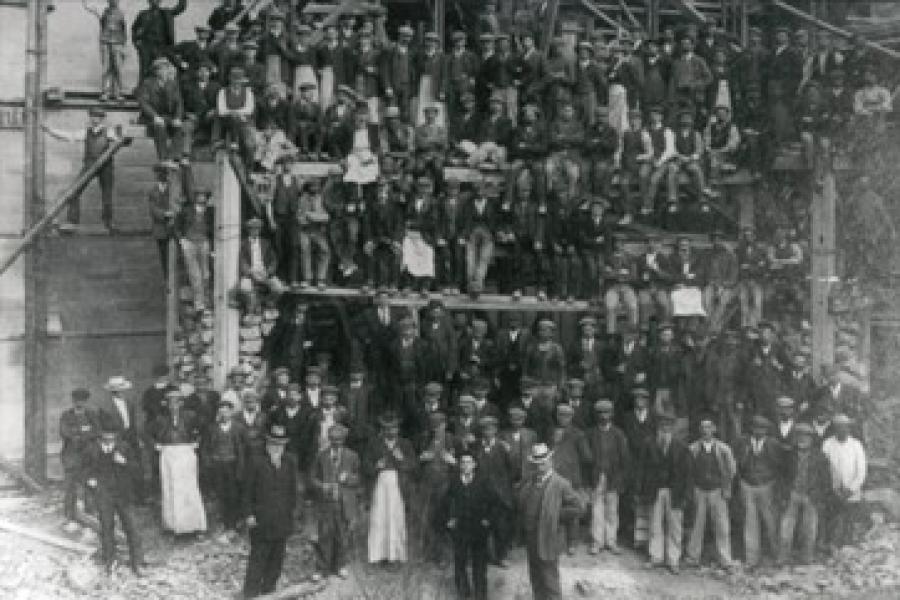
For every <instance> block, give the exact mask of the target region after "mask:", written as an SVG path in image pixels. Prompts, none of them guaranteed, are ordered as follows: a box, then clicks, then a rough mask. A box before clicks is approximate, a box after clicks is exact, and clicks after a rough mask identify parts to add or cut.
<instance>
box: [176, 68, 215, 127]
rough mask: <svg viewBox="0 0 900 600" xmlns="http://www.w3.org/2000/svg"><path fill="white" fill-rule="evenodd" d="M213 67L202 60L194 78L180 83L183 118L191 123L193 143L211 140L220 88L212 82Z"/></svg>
mask: <svg viewBox="0 0 900 600" xmlns="http://www.w3.org/2000/svg"><path fill="white" fill-rule="evenodd" d="M213 68H214V65H213V63H212V61H210V60H209V59H203V60H202V61H201V62H200V64H199V66H198V67H197V74H196V77H191V79H190V80H188V81H186V82H184V83H182V92H181V93H182V97H183V99H184V118H185V120H189V121H191V122H192V123H191V130H192V131H193V132H194V141H199V142H200V143H208V142H209V141H210V140H211V138H212V130H213V122H214V121H215V118H216V102H217V100H218V96H219V89H220V86H219V84H218V83H217V82H215V81H213V80H212V70H213Z"/></svg>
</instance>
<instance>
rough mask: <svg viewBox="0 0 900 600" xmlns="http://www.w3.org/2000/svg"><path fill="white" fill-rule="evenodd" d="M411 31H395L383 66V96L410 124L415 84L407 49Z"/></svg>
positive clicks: (413, 65)
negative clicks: (395, 39)
mask: <svg viewBox="0 0 900 600" xmlns="http://www.w3.org/2000/svg"><path fill="white" fill-rule="evenodd" d="M412 37H413V30H412V27H410V26H409V25H406V24H404V25H401V26H400V28H399V29H398V30H397V43H396V44H395V45H394V47H393V48H391V49H390V50H388V51H386V52H385V53H384V56H383V60H384V64H383V69H384V87H385V90H384V94H385V96H387V98H388V99H390V100H392V101H393V102H394V104H395V105H396V106H397V107H398V108H399V109H400V117H401V118H402V119H403V120H404V121H405V122H407V123H408V122H410V118H409V112H410V100H411V99H412V96H413V93H414V92H413V83H414V82H415V78H416V77H415V72H414V70H413V69H414V67H415V60H414V57H413V56H412V54H411V52H410V48H409V43H410V41H412Z"/></svg>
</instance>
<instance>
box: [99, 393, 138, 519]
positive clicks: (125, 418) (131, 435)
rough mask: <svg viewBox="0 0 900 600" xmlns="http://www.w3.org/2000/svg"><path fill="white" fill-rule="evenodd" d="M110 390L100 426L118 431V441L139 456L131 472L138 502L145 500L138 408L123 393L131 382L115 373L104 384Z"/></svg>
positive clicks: (101, 414) (102, 405)
mask: <svg viewBox="0 0 900 600" xmlns="http://www.w3.org/2000/svg"><path fill="white" fill-rule="evenodd" d="M103 387H104V389H106V390H107V391H108V392H109V400H106V401H104V402H103V403H102V404H101V405H100V410H99V413H98V416H99V419H100V427H101V428H103V429H106V430H114V431H116V432H118V434H119V435H118V441H119V443H120V444H121V445H124V446H127V447H128V449H129V453H130V454H131V455H132V456H133V457H137V458H136V460H135V462H134V464H133V465H132V467H133V468H131V469H130V473H131V474H132V476H133V481H132V483H133V485H134V496H133V499H134V500H135V501H137V502H138V503H143V502H144V472H143V469H142V468H141V461H140V460H138V459H139V458H140V456H141V434H140V432H139V431H138V419H137V409H136V408H135V406H134V403H132V402H129V401H127V400H126V399H125V397H124V396H123V394H124V393H125V392H127V391H128V390H130V389H131V387H132V386H131V382H130V381H128V380H127V379H125V378H124V377H122V376H121V375H115V376H113V377H110V378H109V381H107V382H106V384H105V385H104V386H103Z"/></svg>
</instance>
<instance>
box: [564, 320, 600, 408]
mask: <svg viewBox="0 0 900 600" xmlns="http://www.w3.org/2000/svg"><path fill="white" fill-rule="evenodd" d="M578 325H579V332H580V335H579V337H578V338H577V339H576V340H574V341H573V342H572V345H571V346H570V347H569V354H568V357H567V358H566V364H567V365H568V369H567V374H568V375H570V376H571V377H577V378H578V379H580V380H581V382H582V384H583V389H584V394H585V395H586V396H588V397H589V398H593V397H595V395H596V394H597V393H599V392H600V390H601V388H602V387H603V386H604V381H603V374H602V372H601V369H602V366H603V365H602V363H603V356H604V353H605V352H606V348H605V347H604V345H603V344H601V342H600V339H599V338H598V337H597V318H596V317H594V316H593V315H585V316H584V317H582V318H581V319H579V320H578Z"/></svg>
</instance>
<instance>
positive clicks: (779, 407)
mask: <svg viewBox="0 0 900 600" xmlns="http://www.w3.org/2000/svg"><path fill="white" fill-rule="evenodd" d="M796 416H797V408H796V403H795V402H794V399H793V398H790V397H788V396H779V397H777V398H776V399H775V431H774V437H775V441H777V442H778V443H779V444H780V445H781V447H782V448H783V449H784V450H785V451H786V452H789V451H790V450H792V449H793V447H794V425H795V423H796Z"/></svg>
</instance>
